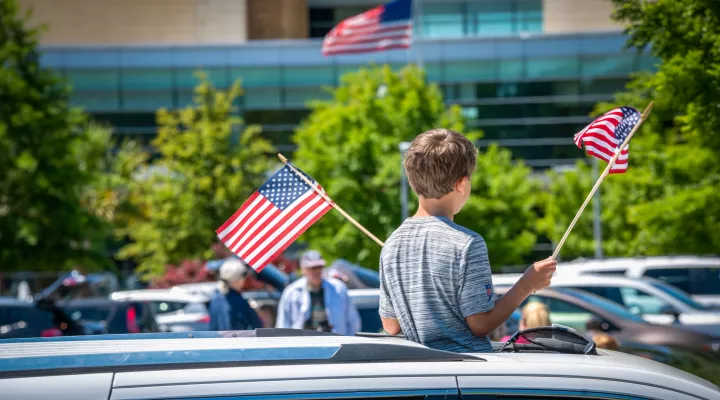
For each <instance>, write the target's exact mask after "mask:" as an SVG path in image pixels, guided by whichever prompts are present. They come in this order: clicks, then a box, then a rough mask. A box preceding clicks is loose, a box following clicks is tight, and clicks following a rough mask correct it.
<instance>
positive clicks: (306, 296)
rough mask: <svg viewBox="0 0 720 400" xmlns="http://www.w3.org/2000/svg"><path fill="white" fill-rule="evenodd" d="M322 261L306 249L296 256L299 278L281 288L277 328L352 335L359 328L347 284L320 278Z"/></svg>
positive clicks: (315, 252)
mask: <svg viewBox="0 0 720 400" xmlns="http://www.w3.org/2000/svg"><path fill="white" fill-rule="evenodd" d="M325 264H326V263H325V260H324V259H323V258H322V256H321V255H320V253H318V252H317V251H314V250H310V251H308V252H306V253H304V254H303V255H302V257H301V258H300V268H301V269H302V273H303V277H302V278H300V279H298V280H296V281H295V282H293V283H292V284H290V286H288V287H287V288H285V291H284V292H283V294H282V297H281V298H280V304H279V305H278V316H277V323H276V327H277V328H294V329H309V330H314V331H321V332H333V333H338V334H341V335H347V336H352V335H354V334H355V332H358V331H360V328H361V326H360V314H358V311H357V308H355V305H354V304H353V303H352V300H351V299H350V296H348V290H347V286H345V284H344V283H343V282H341V281H339V280H337V279H332V278H323V267H325Z"/></svg>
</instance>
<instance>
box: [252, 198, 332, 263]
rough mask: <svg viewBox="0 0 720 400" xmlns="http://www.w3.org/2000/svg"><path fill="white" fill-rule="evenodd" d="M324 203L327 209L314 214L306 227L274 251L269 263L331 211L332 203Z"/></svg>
mask: <svg viewBox="0 0 720 400" xmlns="http://www.w3.org/2000/svg"><path fill="white" fill-rule="evenodd" d="M323 204H325V206H326V210H324V211H321V212H319V213H318V214H317V215H316V216H314V217H313V218H312V219H311V220H310V221H308V223H307V224H305V227H304V228H303V229H299V230H298V231H297V233H295V234H294V235H293V236H292V237H291V238H290V240H288V241H287V242H286V243H285V244H284V245H283V246H281V247H280V248H279V249H278V250H277V251H276V252H275V253H273V255H271V256H270V257H269V258H268V259H267V260H268V264H270V263H272V262H273V261H275V259H276V258H278V257H279V256H280V254H282V252H283V251H285V249H287V248H288V246H290V245H291V244H292V243H293V242H294V241H295V240H297V238H299V237H300V235H302V234H303V233H305V231H307V228H309V227H310V226H312V224H314V223H315V222H317V220H319V219H320V218H322V216H323V215H325V214H327V212H328V211H330V208H331V206H330V204H328V203H327V202H323ZM271 248H272V247H271ZM265 265H267V264H265ZM264 267H265V266H263V268H264ZM260 270H262V268H260V269H258V270H257V271H258V272H260Z"/></svg>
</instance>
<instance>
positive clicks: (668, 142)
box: [543, 0, 720, 256]
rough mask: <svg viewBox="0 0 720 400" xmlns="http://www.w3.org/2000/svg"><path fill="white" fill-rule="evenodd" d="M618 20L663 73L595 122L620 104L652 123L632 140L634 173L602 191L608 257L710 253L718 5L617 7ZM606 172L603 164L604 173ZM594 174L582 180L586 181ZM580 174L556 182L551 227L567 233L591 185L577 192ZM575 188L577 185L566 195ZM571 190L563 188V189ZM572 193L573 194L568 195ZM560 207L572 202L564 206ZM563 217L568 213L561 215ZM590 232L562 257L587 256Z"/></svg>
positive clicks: (708, 0)
mask: <svg viewBox="0 0 720 400" xmlns="http://www.w3.org/2000/svg"><path fill="white" fill-rule="evenodd" d="M614 2H615V5H616V10H615V14H614V16H615V18H616V19H617V20H619V21H623V22H625V23H627V26H628V28H627V34H628V36H629V40H628V45H629V46H631V47H634V48H638V49H643V48H646V47H649V48H650V51H651V53H652V54H653V55H654V56H655V57H657V58H658V60H659V64H658V65H657V70H656V71H655V72H653V73H639V74H636V75H635V76H634V77H633V81H632V82H631V83H630V84H629V85H628V87H627V91H626V92H623V93H619V94H618V95H616V97H615V100H614V101H613V102H612V103H601V104H598V105H597V107H596V110H595V111H596V112H595V113H596V114H600V113H601V112H604V111H607V110H609V109H610V108H612V107H615V106H618V105H631V106H635V107H638V108H640V109H642V107H644V106H645V105H646V104H647V103H648V102H649V101H650V100H654V101H655V107H654V109H653V112H652V114H651V115H650V118H649V119H648V120H647V121H646V122H645V123H644V124H643V126H642V127H641V128H640V129H639V131H638V133H637V135H636V136H635V138H633V140H632V144H631V151H630V167H629V170H628V172H627V173H625V174H623V175H613V176H609V177H608V178H607V179H606V181H605V182H604V183H603V186H602V191H603V195H602V205H603V213H602V221H603V228H604V232H605V235H604V249H605V252H606V253H607V255H659V254H668V253H691V254H708V253H716V252H717V249H718V248H719V247H720V220H719V219H718V218H720V191H719V190H718V189H720V139H719V137H720V136H718V135H717V133H716V132H719V131H720V109H718V107H717V104H720V24H719V23H720V4H718V3H717V2H715V1H712V0H657V1H654V2H648V1H642V0H629V1H624V0H623V1H619V0H615V1H614ZM603 167H604V165H603ZM587 172H588V171H587V169H583V170H581V171H580V172H579V174H581V175H583V176H587ZM577 184H578V182H577V177H576V176H574V175H573V174H565V175H562V176H560V175H559V176H556V177H555V181H554V183H553V185H554V188H555V189H556V190H554V191H553V196H552V199H554V200H552V203H550V204H549V205H548V208H547V210H546V218H545V220H544V225H543V226H544V227H546V228H548V231H549V232H548V233H549V234H550V236H551V237H553V238H554V239H556V240H557V239H559V237H560V236H561V235H562V232H561V229H564V228H560V226H567V223H568V222H569V221H570V219H571V218H572V216H573V215H572V214H571V213H574V211H573V210H576V209H577V207H579V205H580V203H581V202H582V200H583V199H584V194H581V193H587V192H588V191H589V189H590V185H591V184H592V183H591V182H590V180H589V179H586V178H583V179H582V184H583V185H585V186H584V187H583V188H582V190H579V191H578V190H577V188H579V186H575V187H573V186H572V185H577ZM568 187H573V189H572V191H571V192H570V191H568V190H567V188H568ZM563 188H565V189H563ZM563 191H565V192H566V193H563ZM562 201H565V203H564V204H563V203H562ZM563 210H565V211H564V212H563ZM583 220H584V221H583V224H585V225H584V226H585V227H584V228H583V227H580V230H578V228H576V231H574V232H573V234H572V235H571V236H570V239H569V240H568V243H567V245H566V247H565V248H564V249H563V254H564V255H565V256H580V255H585V256H587V255H589V254H590V253H589V252H588V250H589V246H588V242H589V241H591V240H592V234H591V231H590V230H588V229H587V226H589V225H588V224H589V223H590V222H589V220H590V216H589V215H585V216H583Z"/></svg>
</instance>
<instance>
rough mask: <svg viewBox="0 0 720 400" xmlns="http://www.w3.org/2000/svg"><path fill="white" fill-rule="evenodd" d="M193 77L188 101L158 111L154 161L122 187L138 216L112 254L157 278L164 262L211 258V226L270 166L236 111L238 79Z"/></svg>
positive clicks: (265, 146) (267, 147) (256, 133)
mask: <svg viewBox="0 0 720 400" xmlns="http://www.w3.org/2000/svg"><path fill="white" fill-rule="evenodd" d="M199 78H200V83H199V84H198V86H197V87H196V88H195V95H194V104H193V105H190V106H188V107H186V108H184V109H181V110H177V111H168V110H159V111H158V113H157V119H158V125H159V131H158V136H157V138H155V139H154V140H153V143H152V145H153V146H154V147H155V148H156V149H157V151H158V153H159V159H157V160H156V161H154V162H153V163H151V164H147V163H146V164H145V165H144V167H143V168H142V169H141V173H139V174H137V175H136V177H135V179H134V180H133V181H132V183H131V185H130V187H129V193H130V195H129V196H130V197H129V198H130V202H131V204H133V205H135V206H136V207H137V208H139V209H140V210H141V212H142V218H139V219H136V220H135V221H134V223H132V224H131V225H129V226H128V228H127V229H126V230H125V231H124V232H123V233H125V234H127V235H128V237H129V238H130V240H131V243H130V244H128V245H127V246H125V247H124V248H123V249H121V251H120V252H119V254H118V255H119V256H120V257H122V258H132V259H134V260H136V261H137V262H138V263H139V265H138V271H139V272H140V273H142V274H144V275H145V276H146V277H151V276H158V275H161V274H162V273H163V272H164V271H165V266H166V265H168V264H179V263H180V262H181V261H183V260H185V259H197V258H209V257H211V256H212V254H211V253H212V251H211V250H210V249H211V246H212V245H213V244H214V243H216V242H217V239H216V236H215V229H217V227H218V226H220V225H221V224H222V223H223V222H225V220H227V219H228V218H230V216H231V215H232V214H233V213H234V212H235V210H237V208H238V207H240V205H241V204H242V203H243V202H244V201H245V200H246V199H247V198H248V197H249V196H250V195H251V194H252V193H253V191H255V189H257V187H258V186H260V185H261V184H262V182H263V181H264V180H265V179H266V178H267V173H268V171H269V170H270V169H272V167H273V165H274V161H273V160H274V159H275V158H274V154H273V151H274V149H273V147H272V145H271V144H270V142H268V141H267V140H265V139H263V138H261V137H260V128H259V127H256V126H244V124H243V121H242V119H241V118H239V117H237V116H236V113H235V107H234V106H233V104H234V101H235V100H236V99H237V97H238V96H240V95H241V94H242V90H241V87H240V83H239V82H236V83H235V84H234V85H233V86H232V87H231V88H229V89H228V90H227V91H222V90H217V89H216V88H214V87H213V86H212V85H211V83H210V82H209V81H208V80H207V79H206V78H205V76H204V74H199Z"/></svg>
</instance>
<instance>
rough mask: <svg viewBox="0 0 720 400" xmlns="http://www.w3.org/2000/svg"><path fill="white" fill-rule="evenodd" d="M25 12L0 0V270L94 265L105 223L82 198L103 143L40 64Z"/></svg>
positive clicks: (101, 254) (11, 0) (101, 253)
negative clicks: (89, 208)
mask: <svg viewBox="0 0 720 400" xmlns="http://www.w3.org/2000/svg"><path fill="white" fill-rule="evenodd" d="M28 16H29V14H22V13H21V12H20V8H19V6H18V4H17V2H16V1H15V0H0V65H2V68H0V269H1V270H4V271H8V270H13V269H23V270H40V269H46V270H60V269H64V268H69V267H73V266H75V265H77V264H82V265H83V266H84V267H86V268H93V267H98V266H101V265H103V263H104V262H106V261H107V254H106V253H105V248H104V239H105V236H104V234H105V233H106V232H107V230H106V224H105V221H104V220H103V219H102V218H99V217H97V216H96V215H94V214H92V213H90V212H88V209H87V208H86V206H85V205H84V204H83V201H82V199H83V193H84V191H85V190H86V189H87V187H88V186H89V185H91V184H92V182H93V181H94V180H95V179H96V178H97V172H98V171H97V162H98V160H99V158H100V157H101V154H102V153H103V152H105V150H106V146H107V144H108V143H107V142H103V141H102V138H99V137H97V136H94V133H93V132H95V130H94V128H90V127H88V124H87V120H86V117H85V115H84V114H83V113H82V112H81V111H79V110H77V109H73V108H71V107H70V105H69V104H68V97H69V89H68V88H67V86H66V85H65V84H64V83H63V82H62V81H61V80H60V79H59V78H58V76H57V75H56V74H55V73H53V72H52V71H51V70H49V69H47V68H43V67H42V66H41V65H40V63H39V58H40V57H39V53H38V50H37V45H38V37H39V34H40V32H39V30H38V29H35V28H28ZM103 260H105V261H103Z"/></svg>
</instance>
